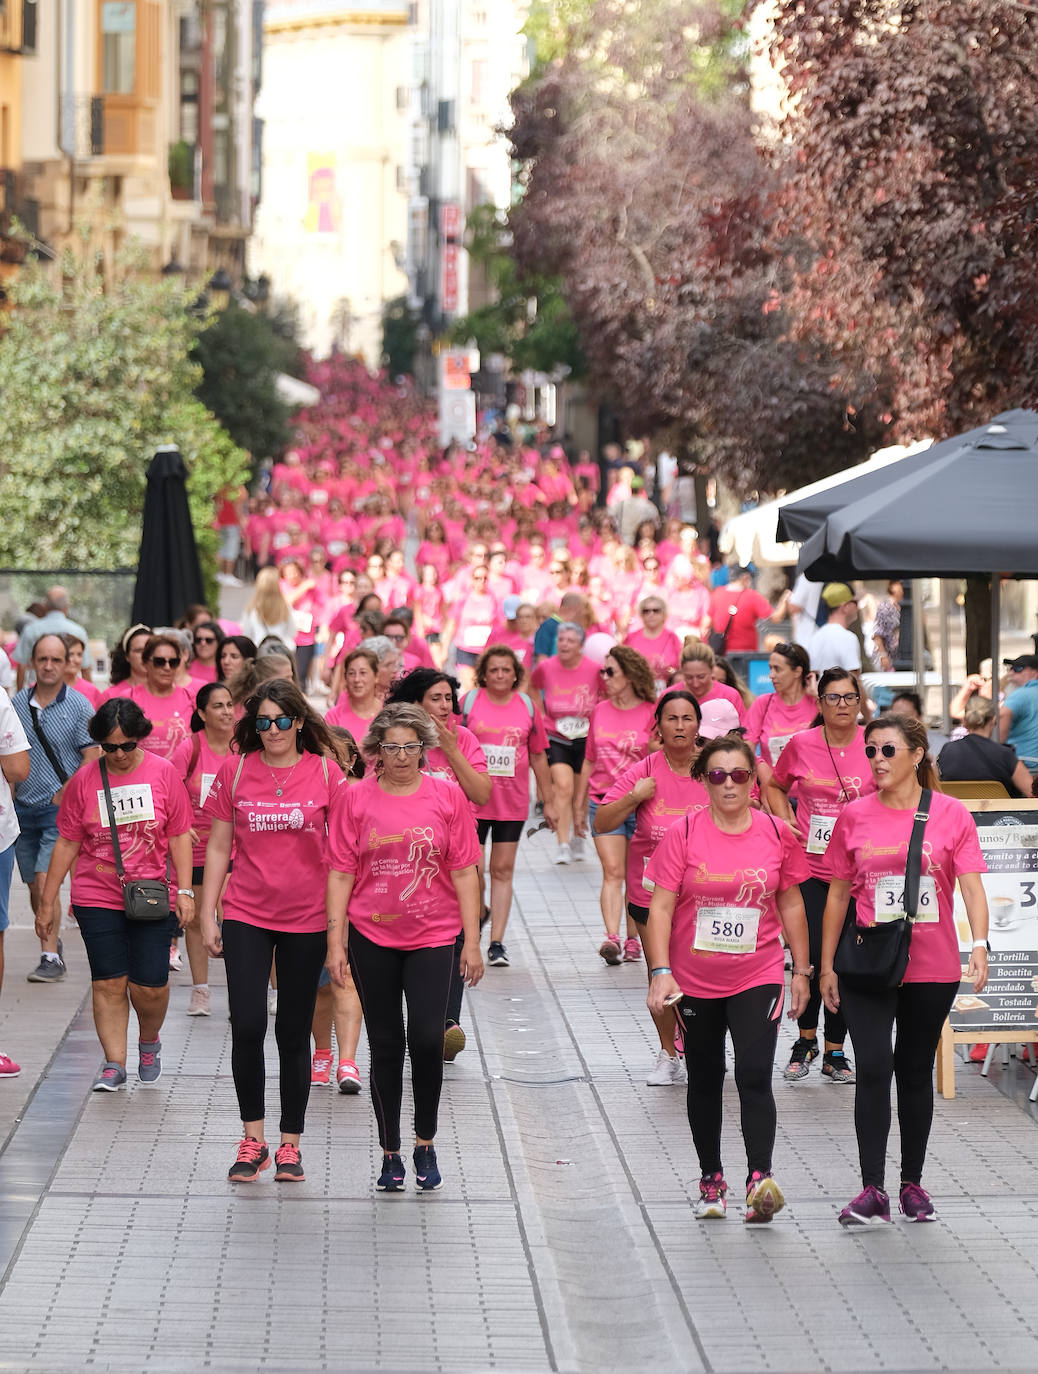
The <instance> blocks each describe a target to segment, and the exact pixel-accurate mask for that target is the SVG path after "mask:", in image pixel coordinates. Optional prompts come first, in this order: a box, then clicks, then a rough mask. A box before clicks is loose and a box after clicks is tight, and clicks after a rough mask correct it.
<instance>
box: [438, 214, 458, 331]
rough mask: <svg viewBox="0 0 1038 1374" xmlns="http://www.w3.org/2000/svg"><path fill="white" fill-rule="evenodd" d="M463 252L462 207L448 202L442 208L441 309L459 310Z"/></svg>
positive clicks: (445, 310) (445, 311)
mask: <svg viewBox="0 0 1038 1374" xmlns="http://www.w3.org/2000/svg"><path fill="white" fill-rule="evenodd" d="M460 252H461V206H460V205H459V204H458V202H457V201H454V200H448V201H445V202H444V204H443V205H441V206H440V309H441V310H442V311H443V313H444V314H445V315H446V314H453V312H454V311H456V310H457V308H458V255H459V253H460Z"/></svg>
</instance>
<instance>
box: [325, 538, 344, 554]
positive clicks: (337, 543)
mask: <svg viewBox="0 0 1038 1374" xmlns="http://www.w3.org/2000/svg"><path fill="white" fill-rule="evenodd" d="M347 548H349V545H348V544H345V543H344V542H343V541H342V540H341V539H329V541H328V552H329V553H330V554H331V556H332V557H333V558H341V557H342V555H343V554H344V553H345V552H346V550H347Z"/></svg>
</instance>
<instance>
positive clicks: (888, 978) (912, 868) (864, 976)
mask: <svg viewBox="0 0 1038 1374" xmlns="http://www.w3.org/2000/svg"><path fill="white" fill-rule="evenodd" d="M932 800H933V793H932V792H931V791H930V789H929V788H928V787H924V788H923V794H922V796H921V797H920V798H919V809H918V811H917V812H916V813H915V821H914V822H913V824H912V836H911V838H910V839H909V841H908V862H907V863H906V865H905V913H906V919H904V920H899V921H889V922H885V923H884V924H882V925H874V926H860V925H858V919H857V912H856V909H855V905H854V902H853V901H852V902H851V903H850V904H849V906H848V908H847V919H846V921H845V922H844V926H843V932H842V934H841V935H840V942H839V944H838V945H837V946H836V957H835V958H834V959H833V968H834V969H835V970H836V972H837V974H838V975H839V978H840V981H841V982H843V983H846V984H847V986H848V987H851V988H854V990H855V991H856V992H890V991H891V990H892V989H894V988H896V987H900V985H901V983H902V981H903V980H904V976H905V970H906V969H907V968H908V955H909V950H910V948H911V944H912V920H913V918H914V917H915V914H916V911H917V909H918V907H919V881H920V878H921V876H922V867H923V832H924V831H925V830H926V822H927V821H928V820H929V818H930V803H931V801H932Z"/></svg>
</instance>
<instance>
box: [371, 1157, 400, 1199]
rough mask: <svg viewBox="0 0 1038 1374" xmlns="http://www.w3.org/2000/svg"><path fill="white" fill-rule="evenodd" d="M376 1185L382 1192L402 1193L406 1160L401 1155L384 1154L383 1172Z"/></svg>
mask: <svg viewBox="0 0 1038 1374" xmlns="http://www.w3.org/2000/svg"><path fill="white" fill-rule="evenodd" d="M375 1187H376V1188H377V1189H378V1191H379V1192H380V1193H402V1192H403V1191H404V1161H403V1160H402V1159H401V1158H400V1156H399V1155H383V1156H382V1172H381V1174H379V1176H378V1182H377V1183H376V1184H375Z"/></svg>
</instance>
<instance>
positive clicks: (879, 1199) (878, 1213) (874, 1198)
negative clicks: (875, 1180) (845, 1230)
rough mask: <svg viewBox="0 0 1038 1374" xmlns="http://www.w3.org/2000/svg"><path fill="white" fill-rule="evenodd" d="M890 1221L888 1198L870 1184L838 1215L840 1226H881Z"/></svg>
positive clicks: (879, 1189)
mask: <svg viewBox="0 0 1038 1374" xmlns="http://www.w3.org/2000/svg"><path fill="white" fill-rule="evenodd" d="M889 1221H890V1198H889V1197H888V1196H887V1195H886V1193H884V1192H883V1190H882V1189H881V1188H876V1187H874V1186H873V1185H872V1184H871V1183H870V1184H869V1186H868V1187H867V1188H864V1189H863V1190H862V1191H861V1192H860V1193H859V1194H858V1196H857V1197H856V1198H852V1199H851V1201H850V1202H848V1204H847V1206H846V1207H845V1208H844V1209H843V1211H842V1212H841V1213H840V1225H841V1226H882V1225H883V1223H884V1222H889Z"/></svg>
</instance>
